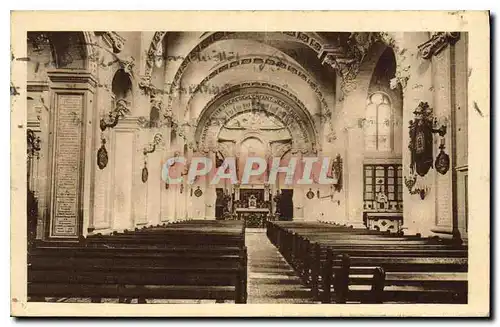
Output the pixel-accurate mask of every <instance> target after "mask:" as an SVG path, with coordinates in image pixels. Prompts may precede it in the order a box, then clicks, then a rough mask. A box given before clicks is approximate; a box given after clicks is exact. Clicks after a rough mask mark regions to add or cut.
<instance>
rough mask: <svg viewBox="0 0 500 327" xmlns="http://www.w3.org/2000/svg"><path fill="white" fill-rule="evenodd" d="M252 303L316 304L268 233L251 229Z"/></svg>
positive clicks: (249, 233) (249, 283)
mask: <svg viewBox="0 0 500 327" xmlns="http://www.w3.org/2000/svg"><path fill="white" fill-rule="evenodd" d="M245 238H246V245H247V249H248V303H314V301H313V300H312V298H311V292H310V290H309V289H307V288H306V287H304V286H303V285H302V284H301V282H300V280H299V278H298V277H297V276H296V275H295V273H294V271H293V269H292V268H291V267H290V265H289V264H288V263H287V262H286V261H285V259H283V257H282V256H281V254H280V253H279V252H278V250H277V249H276V247H275V246H274V245H272V244H271V242H269V240H268V239H267V236H266V233H265V230H263V229H262V230H251V231H249V230H247V232H246V235H245Z"/></svg>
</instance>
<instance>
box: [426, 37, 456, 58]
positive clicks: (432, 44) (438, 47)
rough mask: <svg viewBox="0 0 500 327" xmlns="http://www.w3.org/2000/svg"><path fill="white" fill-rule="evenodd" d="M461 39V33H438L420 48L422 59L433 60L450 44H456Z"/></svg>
mask: <svg viewBox="0 0 500 327" xmlns="http://www.w3.org/2000/svg"><path fill="white" fill-rule="evenodd" d="M459 39H460V33H459V32H436V33H433V34H432V35H431V38H430V39H429V40H428V41H426V42H424V43H422V44H421V45H419V46H418V50H419V51H420V54H421V56H422V58H424V59H431V58H432V56H435V55H437V54H439V53H440V52H441V51H443V49H444V48H446V47H447V46H448V45H449V44H455V42H457V41H458V40H459Z"/></svg>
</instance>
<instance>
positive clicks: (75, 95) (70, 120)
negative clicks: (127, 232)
mask: <svg viewBox="0 0 500 327" xmlns="http://www.w3.org/2000/svg"><path fill="white" fill-rule="evenodd" d="M48 75H49V79H50V82H51V83H50V91H51V95H52V108H53V110H52V113H51V117H50V122H51V126H50V131H51V137H50V142H49V144H50V149H52V152H51V154H50V156H51V165H50V166H51V173H50V181H51V182H50V187H49V189H50V191H49V194H50V196H49V197H50V201H49V203H50V205H49V208H48V211H49V214H48V217H49V220H50V223H49V226H48V227H49V230H48V236H49V237H50V238H60V239H75V238H78V237H79V236H80V235H82V231H83V225H84V224H85V223H87V224H88V222H89V220H91V217H90V216H91V211H90V208H91V207H92V205H93V203H92V202H93V201H91V199H92V198H91V193H93V186H92V183H91V180H92V178H91V177H92V167H91V165H89V164H87V163H88V162H90V160H91V154H92V139H93V133H92V118H93V110H92V101H93V93H94V90H95V85H96V81H95V79H94V78H93V76H92V75H90V74H89V73H86V72H83V71H69V70H68V71H65V70H64V71H63V70H58V71H52V72H48Z"/></svg>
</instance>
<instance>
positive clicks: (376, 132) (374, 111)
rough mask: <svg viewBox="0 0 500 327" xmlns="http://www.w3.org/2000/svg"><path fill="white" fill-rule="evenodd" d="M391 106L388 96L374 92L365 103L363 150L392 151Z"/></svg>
mask: <svg viewBox="0 0 500 327" xmlns="http://www.w3.org/2000/svg"><path fill="white" fill-rule="evenodd" d="M392 120H393V115H392V104H391V100H390V98H389V96H388V95H387V94H385V93H383V92H376V93H373V94H371V95H370V96H369V97H368V100H367V102H366V121H365V150H367V151H383V152H388V151H392V150H393V146H392V134H393V131H392V126H393V123H392Z"/></svg>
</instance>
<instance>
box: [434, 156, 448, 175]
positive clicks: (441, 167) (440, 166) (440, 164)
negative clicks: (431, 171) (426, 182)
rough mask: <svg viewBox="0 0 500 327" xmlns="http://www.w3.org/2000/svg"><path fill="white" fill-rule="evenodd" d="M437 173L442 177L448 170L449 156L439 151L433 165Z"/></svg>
mask: <svg viewBox="0 0 500 327" xmlns="http://www.w3.org/2000/svg"><path fill="white" fill-rule="evenodd" d="M434 165H435V166H436V170H437V171H438V173H440V174H442V175H444V174H446V173H447V172H448V169H450V156H449V155H448V154H446V153H445V152H444V151H443V150H441V151H440V152H439V154H438V156H437V157H436V162H435V163H434Z"/></svg>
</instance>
